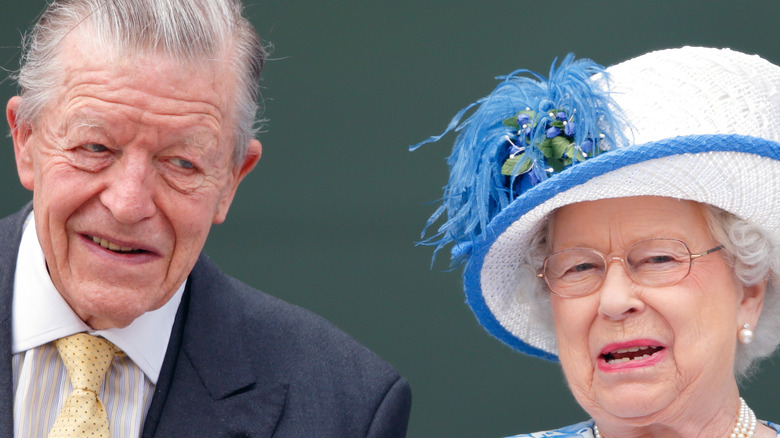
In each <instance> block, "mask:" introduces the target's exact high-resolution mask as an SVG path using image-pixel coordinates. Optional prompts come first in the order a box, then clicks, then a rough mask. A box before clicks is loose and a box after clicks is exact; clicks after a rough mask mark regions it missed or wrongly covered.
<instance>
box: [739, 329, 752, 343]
mask: <svg viewBox="0 0 780 438" xmlns="http://www.w3.org/2000/svg"><path fill="white" fill-rule="evenodd" d="M738 338H739V342H741V343H743V344H749V343H751V342H753V330H750V324H745V325H744V326H742V329H741V330H740V331H739V336H738Z"/></svg>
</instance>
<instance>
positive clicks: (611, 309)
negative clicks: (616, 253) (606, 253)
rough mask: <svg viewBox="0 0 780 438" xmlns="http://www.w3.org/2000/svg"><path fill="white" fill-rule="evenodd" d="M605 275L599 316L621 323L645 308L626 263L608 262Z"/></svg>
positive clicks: (615, 259) (613, 260)
mask: <svg viewBox="0 0 780 438" xmlns="http://www.w3.org/2000/svg"><path fill="white" fill-rule="evenodd" d="M604 275H605V277H604V282H603V283H602V284H601V288H600V289H599V291H598V293H599V314H601V315H604V316H605V317H607V318H609V319H612V320H615V321H621V320H623V319H625V318H627V317H628V316H629V315H631V314H633V313H637V312H640V311H642V310H643V309H644V308H645V303H644V301H642V299H641V297H640V296H639V294H638V289H637V287H638V285H637V284H636V283H635V282H634V280H633V279H632V278H631V276H630V275H629V273H628V268H627V267H626V266H625V262H623V261H622V260H621V259H618V258H613V259H611V260H607V267H606V273H605V274H604Z"/></svg>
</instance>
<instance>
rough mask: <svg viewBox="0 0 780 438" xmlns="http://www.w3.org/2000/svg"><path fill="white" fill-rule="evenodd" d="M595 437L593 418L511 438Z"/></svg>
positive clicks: (779, 431)
mask: <svg viewBox="0 0 780 438" xmlns="http://www.w3.org/2000/svg"><path fill="white" fill-rule="evenodd" d="M764 424H766V425H767V426H769V427H771V428H772V429H774V430H776V431H777V432H778V433H777V436H778V438H780V425H777V424H775V423H772V422H769V421H766V422H764ZM547 437H557V438H593V420H589V421H583V422H582V423H577V424H572V425H571V426H566V427H562V428H560V429H555V430H548V431H545V432H534V433H525V434H520V435H514V436H512V437H509V438H547Z"/></svg>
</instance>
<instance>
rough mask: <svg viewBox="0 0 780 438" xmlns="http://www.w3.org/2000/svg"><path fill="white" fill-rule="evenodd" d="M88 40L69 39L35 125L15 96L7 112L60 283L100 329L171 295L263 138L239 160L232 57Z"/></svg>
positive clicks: (72, 302)
mask: <svg viewBox="0 0 780 438" xmlns="http://www.w3.org/2000/svg"><path fill="white" fill-rule="evenodd" d="M89 41H90V39H89V37H88V36H87V35H83V34H80V33H74V34H72V35H71V36H69V37H68V38H67V39H66V40H65V42H64V49H63V52H62V54H61V55H60V59H61V60H63V61H61V62H62V63H63V64H64V68H63V71H62V76H61V79H62V82H61V84H60V88H61V92H60V93H59V95H58V96H57V97H56V98H55V99H53V101H52V102H50V103H49V104H48V106H47V107H46V109H45V110H44V112H43V114H42V115H41V117H39V120H37V121H36V123H34V124H33V125H32V126H26V125H25V126H22V125H20V124H18V123H17V121H16V116H15V114H16V108H17V107H18V104H19V101H20V100H19V98H14V99H12V100H11V101H10V102H9V104H8V110H7V113H8V119H9V123H10V125H11V129H12V134H13V139H14V147H15V152H16V160H17V167H18V170H19V176H20V179H21V181H22V184H23V185H24V186H25V187H27V188H28V189H30V190H33V193H34V194H33V207H34V212H35V224H36V228H37V233H38V238H39V240H40V242H41V246H42V248H43V252H44V255H45V257H46V262H47V265H48V269H49V273H50V275H51V278H52V281H53V282H54V285H55V286H56V287H57V290H58V291H59V292H60V294H61V295H62V296H63V298H64V299H65V300H66V301H67V302H68V304H69V305H70V306H71V308H73V310H74V311H75V312H76V313H77V314H78V316H79V317H80V318H81V319H82V320H84V321H85V322H86V323H88V324H89V325H90V326H92V327H93V328H96V329H97V328H108V327H123V326H126V325H128V324H129V323H130V322H132V321H133V320H134V319H135V318H137V317H138V316H140V315H141V314H143V313H145V312H148V311H150V310H154V309H157V308H159V307H160V306H162V305H163V304H165V303H166V302H167V301H168V300H169V299H170V297H171V296H172V295H173V294H174V293H175V291H176V289H177V288H178V287H179V285H180V284H181V283H182V282H183V281H184V280H185V279H186V277H187V276H188V275H189V273H190V271H191V269H192V267H193V265H194V264H195V261H196V260H197V257H198V255H199V253H200V251H201V249H202V247H203V245H204V243H205V241H206V237H207V235H208V232H209V229H210V227H211V224H212V223H220V222H222V221H223V220H224V219H225V215H226V214H227V210H228V207H229V206H230V203H231V201H232V199H233V195H234V193H235V190H236V187H237V186H238V183H239V182H240V180H241V179H242V178H243V177H244V176H245V175H246V174H247V173H248V172H249V171H250V170H251V169H252V167H253V166H254V164H255V163H256V162H257V160H258V159H259V157H260V143H259V142H257V141H255V140H253V141H252V142H251V143H250V145H249V153H248V155H247V159H246V160H245V161H244V162H243V163H239V165H238V166H234V165H233V162H232V160H231V154H232V151H233V145H232V141H233V138H234V137H233V135H232V132H231V129H232V128H233V127H234V123H233V120H234V117H233V114H232V113H231V110H232V105H231V104H232V99H231V97H232V96H235V94H236V93H235V78H234V75H232V74H231V73H230V72H229V71H228V69H227V68H224V66H225V65H229V63H227V62H219V61H204V62H203V63H201V64H198V65H182V64H181V63H177V62H174V61H172V60H170V59H168V58H165V57H162V56H152V55H149V56H146V55H145V56H139V57H121V56H120V57H111V56H100V53H99V51H98V53H95V52H96V49H95V48H94V47H93V46H90V45H89V44H88V42H89Z"/></svg>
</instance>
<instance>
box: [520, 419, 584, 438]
mask: <svg viewBox="0 0 780 438" xmlns="http://www.w3.org/2000/svg"><path fill="white" fill-rule="evenodd" d="M546 437H557V438H593V420H588V421H583V422H581V423H577V424H572V425H570V426H565V427H562V428H560V429H555V430H548V431H544V432H534V433H526V434H520V435H514V436H512V437H510V438H546Z"/></svg>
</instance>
